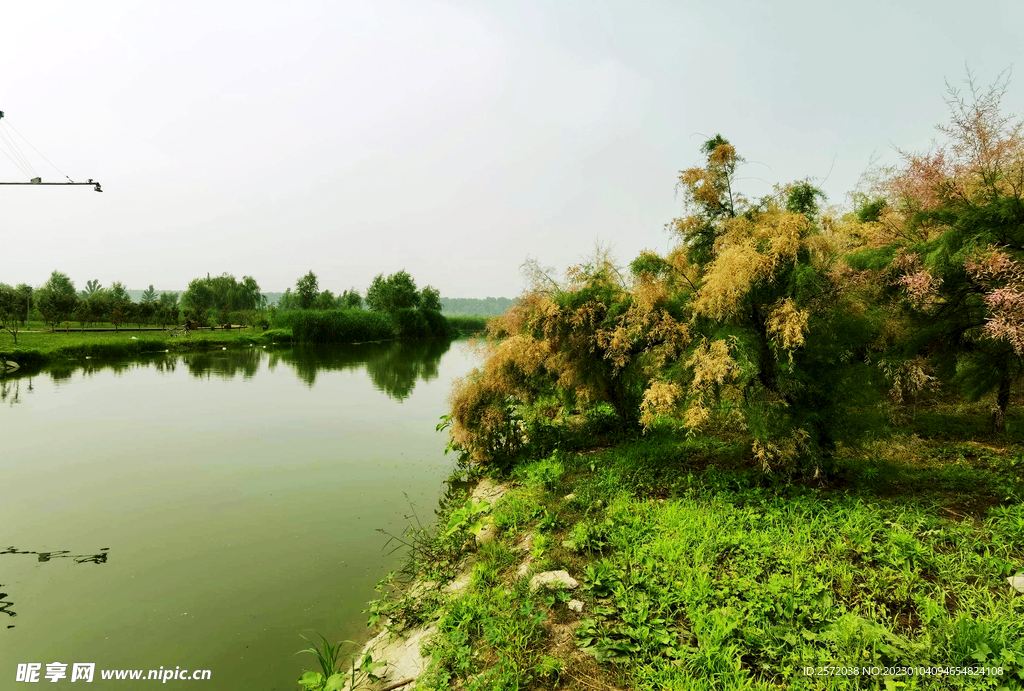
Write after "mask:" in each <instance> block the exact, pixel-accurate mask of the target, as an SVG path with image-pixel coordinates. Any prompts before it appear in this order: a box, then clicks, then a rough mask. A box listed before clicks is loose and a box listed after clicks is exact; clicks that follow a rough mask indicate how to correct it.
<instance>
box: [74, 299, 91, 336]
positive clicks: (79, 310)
mask: <svg viewBox="0 0 1024 691" xmlns="http://www.w3.org/2000/svg"><path fill="white" fill-rule="evenodd" d="M74 317H75V321H76V322H78V325H79V326H80V327H81V328H83V329H84V328H85V327H86V326H88V325H89V324H91V323H92V319H93V317H92V310H90V309H89V301H88V300H79V301H78V306H77V307H75V314H74Z"/></svg>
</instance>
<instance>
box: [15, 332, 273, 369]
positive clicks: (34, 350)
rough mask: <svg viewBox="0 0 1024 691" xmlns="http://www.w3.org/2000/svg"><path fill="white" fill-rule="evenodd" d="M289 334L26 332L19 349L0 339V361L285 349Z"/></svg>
mask: <svg viewBox="0 0 1024 691" xmlns="http://www.w3.org/2000/svg"><path fill="white" fill-rule="evenodd" d="M291 340H292V334H291V332H290V331H286V330H282V329H272V330H270V331H251V330H232V331H199V332H196V333H195V334H194V335H192V336H191V337H189V338H186V337H182V336H178V337H172V336H170V335H169V334H168V333H167V332H166V331H150V332H146V331H143V332H140V333H138V335H136V334H133V333H132V332H130V331H122V332H119V333H114V332H106V333H103V332H88V331H87V332H84V333H83V332H75V331H71V332H70V333H65V332H63V331H57V332H49V331H38V332H35V331H27V332H21V333H20V334H18V345H17V346H15V345H14V339H12V338H11V337H10V336H6V337H4V336H0V359H3V360H10V361H13V362H16V363H18V365H19V366H21V367H26V366H28V367H39V366H42V365H46V364H48V363H51V362H56V361H60V360H77V359H82V358H86V357H89V358H103V359H106V358H123V357H134V356H137V355H143V354H146V353H161V352H165V351H166V352H172V353H176V352H187V351H192V350H205V349H213V348H242V347H246V348H247V347H251V346H253V345H272V344H275V345H285V344H288V343H291Z"/></svg>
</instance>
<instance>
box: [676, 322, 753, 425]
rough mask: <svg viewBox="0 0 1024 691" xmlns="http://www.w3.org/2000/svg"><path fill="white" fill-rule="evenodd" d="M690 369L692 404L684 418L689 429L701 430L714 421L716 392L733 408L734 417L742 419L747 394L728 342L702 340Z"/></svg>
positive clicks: (691, 360)
mask: <svg viewBox="0 0 1024 691" xmlns="http://www.w3.org/2000/svg"><path fill="white" fill-rule="evenodd" d="M686 366H687V367H689V368H691V370H692V372H693V381H692V382H690V393H691V399H690V405H689V407H688V408H687V410H686V413H685V416H684V422H685V424H686V426H687V427H689V428H691V429H699V428H700V427H703V426H704V425H705V424H706V423H707V422H708V421H709V420H710V419H711V403H712V402H713V401H714V398H715V392H716V391H718V392H719V398H720V399H721V400H723V401H724V402H725V403H726V405H727V406H733V412H734V413H735V415H734V416H735V417H736V419H737V420H739V419H740V416H739V414H738V408H737V406H738V405H739V404H740V402H741V400H742V395H743V394H742V391H741V390H740V388H739V386H738V384H739V377H740V368H739V365H738V364H737V363H736V361H735V360H733V358H732V356H731V355H730V354H729V344H728V343H727V342H726V341H724V340H717V341H711V342H708V340H707V339H702V340H701V342H700V344H698V346H697V348H696V349H695V350H694V352H693V354H692V355H691V356H690V359H689V360H687V361H686Z"/></svg>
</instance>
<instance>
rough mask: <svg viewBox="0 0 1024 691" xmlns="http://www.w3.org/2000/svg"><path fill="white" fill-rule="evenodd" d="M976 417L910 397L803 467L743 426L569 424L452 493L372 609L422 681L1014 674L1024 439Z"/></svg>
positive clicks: (1018, 684) (951, 678) (981, 681)
mask: <svg viewBox="0 0 1024 691" xmlns="http://www.w3.org/2000/svg"><path fill="white" fill-rule="evenodd" d="M988 419H989V418H988V411H987V410H984V409H983V408H982V407H981V406H975V407H974V408H971V407H964V406H958V407H957V409H956V410H953V409H950V410H934V411H929V412H926V413H919V414H918V415H917V416H915V417H914V418H913V419H911V420H910V421H909V422H907V424H906V425H905V426H904V427H903V428H902V429H900V430H899V432H898V433H897V434H896V435H895V436H894V437H892V438H891V439H889V440H888V441H886V442H884V443H882V442H879V443H877V444H874V445H869V446H868V447H865V448H864V449H862V450H860V451H856V452H854V451H848V452H846V453H845V454H844V456H843V457H842V458H841V459H840V461H839V467H838V468H837V470H836V472H834V473H832V474H831V475H830V476H829V479H828V481H807V482H803V483H795V484H794V483H789V482H783V481H780V480H778V479H776V478H773V477H772V476H770V475H765V474H763V473H762V472H761V471H760V470H753V469H751V468H750V467H749V465H748V464H747V462H746V461H745V460H744V449H743V446H742V444H740V443H733V442H730V441H728V440H721V439H712V438H702V437H685V436H678V435H673V434H660V435H658V434H651V435H649V436H648V437H646V438H642V439H632V440H629V439H619V440H615V439H613V438H605V439H601V438H600V435H599V434H598V433H588V432H587V431H586V430H585V429H582V428H581V429H577V430H576V431H575V432H574V433H572V434H571V435H563V436H562V440H561V441H562V443H561V444H560V445H561V446H562V448H563V449H564V450H556V451H553V452H552V451H550V450H544V451H542V452H538V453H535V454H533V456H532V457H528V458H524V459H523V460H522V461H520V462H519V463H517V464H516V465H515V466H514V467H513V468H511V469H510V470H508V471H507V472H504V473H499V472H497V471H492V474H493V475H495V477H496V478H497V480H496V482H499V483H501V486H502V488H503V490H502V492H501V493H500V495H497V496H495V497H492V499H491V500H488V499H484V498H481V496H480V495H479V494H478V495H477V496H472V495H471V494H470V493H469V492H468V490H467V491H466V492H465V493H464V494H463V495H462V496H459V497H456V498H455V499H451V498H449V499H448V500H446V502H445V503H443V504H442V506H441V508H440V510H439V525H440V527H439V528H438V529H437V530H435V531H423V530H417V531H413V533H412V534H411V537H410V544H411V545H413V549H412V551H411V560H410V564H409V569H408V574H407V576H408V577H409V578H411V579H412V582H413V583H415V585H414V586H413V587H411V588H410V587H396V585H395V584H396V580H395V579H392V580H389V581H387V582H385V583H384V584H382V586H381V590H382V591H383V592H384V593H385V595H384V596H383V597H382V598H381V599H380V600H378V601H376V602H373V603H371V605H370V612H371V621H377V622H380V623H385V624H387V626H388V628H389V630H390V631H391V638H392V639H393V640H396V641H402V640H403V637H406V636H408V635H409V634H410V633H412V635H414V636H416V637H417V641H418V642H419V643H420V644H421V645H419V646H418V647H419V648H420V649H421V651H422V654H423V660H422V665H423V672H422V674H419V675H418V681H417V684H418V686H417V688H422V689H456V688H464V689H492V688H493V689H497V688H550V687H553V686H555V685H558V687H559V688H566V689H579V690H580V691H583V690H585V689H650V688H669V689H709V690H710V689H764V690H766V691H767V690H768V689H780V688H800V689H853V688H886V689H888V688H906V689H924V688H929V689H936V688H937V689H947V688H948V689H961V688H963V689H967V688H971V689H973V688H992V689H1000V688H1005V689H1013V688H1022V686H1024V645H1022V644H1021V641H1022V640H1024V592H1022V591H1024V583H1022V582H1021V581H1022V580H1024V578H1022V577H1021V576H1019V575H1018V574H1021V573H1022V572H1024V503H1022V499H1024V477H1022V476H1024V446H1022V444H1021V442H1022V437H1021V434H1020V433H1017V434H1013V433H1011V434H1010V435H1009V436H1008V437H993V436H992V435H990V434H987V433H986V432H984V430H985V428H986V426H987V425H988ZM595 442H600V443H601V444H602V446H601V447H599V448H593V446H592V445H593V444H594V443H595ZM587 446H591V448H586V447H587ZM488 482H491V481H488ZM425 631H426V632H427V633H424V632H425ZM383 640H385V638H384V637H382V638H380V639H378V643H380V642H381V641H383ZM374 659H375V660H377V661H380V660H379V659H378V658H376V657H375V658H374ZM850 666H852V667H855V668H858V669H864V668H868V669H869V670H870V669H874V668H877V669H878V670H879V674H878V675H876V676H872V677H871V678H859V677H856V676H841V675H829V674H827V670H828V669H830V668H836V667H850ZM903 667H921V668H928V669H932V668H940V671H939V672H938V673H936V672H935V671H934V670H933V671H932V672H929V673H928V674H927V676H921V675H917V676H914V675H909V676H908V675H907V674H903V675H902V676H900V675H898V674H895V675H894V674H891V673H890V675H889V676H888V677H885V675H884V674H883V672H884V671H885V670H886V669H889V670H890V672H891V671H892V670H893V669H897V668H903ZM948 668H953V669H954V671H953V672H948V673H943V672H942V671H941V670H947V669H948ZM956 668H961V671H959V672H957V671H955V669H956ZM808 670H810V672H808ZM965 670H968V671H965ZM819 672H820V673H819ZM922 674H923V673H922ZM389 681H392V683H393V682H394V681H401V680H392V678H391V677H389ZM898 684H902V686H899V685H898ZM894 685H895V686H894ZM378 688H379V686H378Z"/></svg>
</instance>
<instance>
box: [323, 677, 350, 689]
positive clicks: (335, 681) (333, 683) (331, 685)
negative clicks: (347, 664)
mask: <svg viewBox="0 0 1024 691" xmlns="http://www.w3.org/2000/svg"><path fill="white" fill-rule="evenodd" d="M346 676H347V675H345V674H342V673H341V672H338V673H337V674H332V675H331V678H330V679H328V680H327V683H326V684H325V685H324V691H342V689H344V688H345V683H346Z"/></svg>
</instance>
